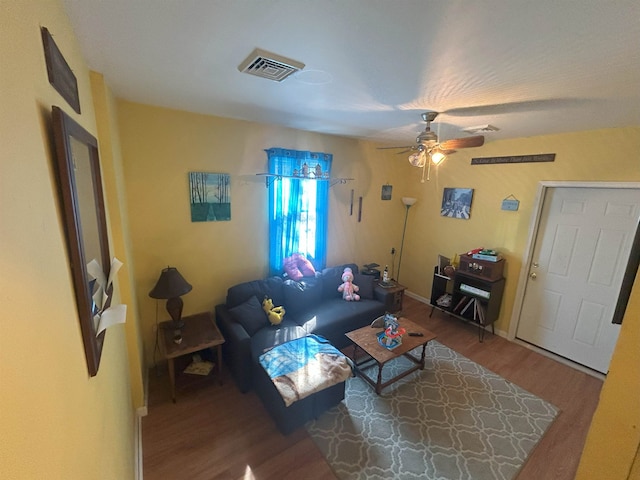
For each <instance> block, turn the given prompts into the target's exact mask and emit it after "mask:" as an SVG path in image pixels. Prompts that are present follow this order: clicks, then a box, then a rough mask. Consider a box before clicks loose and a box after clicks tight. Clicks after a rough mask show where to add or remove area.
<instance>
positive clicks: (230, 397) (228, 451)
mask: <svg viewBox="0 0 640 480" xmlns="http://www.w3.org/2000/svg"><path fill="white" fill-rule="evenodd" d="M430 311H431V307H430V306H428V305H425V304H423V303H420V302H418V301H416V300H414V299H412V298H408V297H405V301H404V315H405V316H407V317H409V318H411V319H412V320H414V321H417V322H420V323H422V324H423V325H425V326H426V328H428V329H429V330H431V331H433V332H434V333H436V334H437V335H438V338H437V340H438V341H439V342H440V343H442V344H444V345H446V346H448V347H449V348H452V349H453V350H455V351H457V352H458V353H460V354H462V355H464V356H466V357H467V358H470V359H471V360H473V361H475V362H477V363H479V364H480V365H483V366H484V367H486V368H488V369H489V370H492V371H493V372H496V373H498V374H499V375H501V376H502V377H504V378H506V379H507V380H509V381H511V382H513V383H515V384H517V385H519V386H521V387H522V388H524V389H526V390H528V391H529V392H531V393H534V394H536V395H538V396H540V397H541V398H543V399H545V400H547V401H549V402H551V403H553V404H554V405H556V406H557V407H558V408H559V409H560V410H561V413H560V414H559V416H558V417H557V419H556V420H555V422H554V423H553V424H552V426H551V428H550V429H549V430H548V431H547V433H546V434H545V436H544V437H543V439H542V440H541V441H540V443H539V444H538V445H537V447H536V449H535V450H534V451H533V453H532V454H531V456H530V457H529V459H528V461H527V463H526V464H525V466H524V468H523V469H522V471H521V472H520V475H519V476H518V480H539V479H554V480H564V479H566V480H571V479H573V478H574V476H575V472H576V469H577V466H578V462H579V460H580V455H581V452H582V448H583V445H584V441H585V438H586V435H587V431H588V429H589V424H590V423H591V417H592V416H593V412H594V410H595V408H596V405H597V403H598V398H599V394H600V389H601V387H602V381H601V380H599V379H596V378H594V377H592V376H590V375H588V374H585V373H582V372H579V371H578V370H575V369H573V368H571V367H568V366H566V365H563V364H561V363H558V362H556V361H554V360H551V359H549V358H547V357H545V356H543V355H540V354H538V353H536V352H533V351H531V350H529V349H527V348H524V347H522V346H519V345H516V344H514V343H511V342H509V341H507V340H505V339H503V338H501V337H497V336H493V335H491V334H487V336H486V337H485V341H484V343H479V342H478V335H477V330H476V328H475V327H474V326H472V325H468V324H465V323H463V322H461V321H459V320H456V319H453V318H451V317H448V316H447V315H446V314H443V313H441V312H439V311H435V312H434V313H433V317H431V318H429V313H430ZM158 370H159V371H160V373H159V374H158V373H157V372H156V370H154V369H152V370H151V371H150V373H149V405H148V410H149V414H148V415H147V416H146V417H144V418H143V419H142V449H143V457H144V479H145V480H174V479H176V480H177V479H180V480H182V479H189V480H196V479H197V480H200V479H231V480H236V479H237V480H269V479H274V480H276V479H278V480H281V479H292V480H293V479H296V480H299V479H305V480H307V479H309V480H314V479H335V478H336V477H335V475H334V474H333V473H332V471H331V469H330V467H329V465H328V464H327V463H326V461H325V460H324V457H323V456H322V454H321V453H320V451H319V450H318V449H317V448H316V446H315V445H314V443H313V441H312V440H311V438H310V437H309V435H308V434H307V432H306V430H304V429H300V430H298V431H296V432H294V433H293V434H291V435H289V436H286V437H285V436H283V435H281V434H280V433H279V432H278V431H277V430H276V428H275V426H274V424H273V422H272V421H271V418H270V417H269V416H268V414H267V413H266V411H265V410H264V408H263V407H262V404H261V403H260V400H259V399H258V398H257V396H256V395H255V394H254V393H253V392H250V393H247V394H241V393H239V392H238V389H237V388H236V386H235V384H234V383H233V380H232V379H231V378H230V376H229V375H226V374H224V372H223V380H224V384H223V385H222V386H220V385H219V384H218V383H217V382H213V381H210V380H206V381H202V380H201V381H199V382H197V383H195V384H189V385H183V386H182V389H180V390H179V391H178V401H177V403H176V404H173V403H172V402H171V398H170V393H169V385H168V377H167V374H166V370H165V371H164V372H163V371H162V369H158Z"/></svg>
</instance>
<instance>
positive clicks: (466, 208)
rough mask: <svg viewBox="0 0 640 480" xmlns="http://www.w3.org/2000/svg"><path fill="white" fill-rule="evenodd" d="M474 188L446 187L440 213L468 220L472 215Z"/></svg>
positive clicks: (444, 215)
mask: <svg viewBox="0 0 640 480" xmlns="http://www.w3.org/2000/svg"><path fill="white" fill-rule="evenodd" d="M472 199H473V188H445V189H444V193H443V194H442V207H441V208H440V215H442V216H443V217H450V218H462V219H463V220H468V219H469V217H471V200H472Z"/></svg>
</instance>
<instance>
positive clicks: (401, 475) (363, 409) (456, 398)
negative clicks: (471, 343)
mask: <svg viewBox="0 0 640 480" xmlns="http://www.w3.org/2000/svg"><path fill="white" fill-rule="evenodd" d="M420 348H422V347H420ZM420 348H419V349H417V350H414V351H413V353H414V354H416V356H418V357H419V353H420ZM416 352H417V353H416ZM409 365H410V363H409V360H407V359H405V358H404V357H401V358H398V359H396V360H393V361H391V362H389V363H388V364H386V365H385V366H384V369H383V381H384V380H385V378H392V377H393V376H395V375H396V374H397V373H398V372H400V371H401V370H403V369H406V368H407V366H409ZM375 372H377V368H376V370H375ZM372 373H374V372H369V374H370V375H371V374H372ZM557 414H558V409H557V408H556V407H554V406H553V405H551V404H550V403H548V402H546V401H544V400H542V399H540V398H538V397H536V396H535V395H532V394H531V393H529V392H527V391H525V390H523V389H522V388H520V387H518V386H516V385H514V384H512V383H509V382H508V381H506V380H505V379H504V378H502V377H500V376H498V375H496V374H495V373H493V372H490V371H489V370H487V369H485V368H484V367H482V366H480V365H478V364H477V363H475V362H472V361H471V360H469V359H468V358H465V357H463V356H462V355H460V354H458V353H456V352H454V351H453V350H451V349H449V348H447V347H445V346H444V345H441V344H439V343H438V342H435V341H432V342H430V343H429V344H428V345H427V354H426V366H425V369H424V370H418V371H417V372H415V373H412V374H410V375H408V376H407V377H405V378H403V379H402V380H399V381H398V382H396V383H394V384H391V385H390V386H389V387H387V388H386V389H384V390H383V391H382V395H380V396H378V395H376V394H375V392H374V391H373V389H372V388H371V386H370V385H368V384H366V383H365V382H364V381H363V380H362V379H361V378H359V377H355V378H350V379H349V380H347V385H346V393H345V400H344V401H343V402H342V403H341V404H340V405H338V406H337V407H335V408H333V409H331V410H330V411H328V412H326V413H325V414H323V415H322V416H321V417H320V418H319V419H317V420H314V421H312V422H309V423H307V425H306V428H307V431H308V432H309V434H310V435H311V437H312V438H313V440H314V442H315V443H316V445H317V446H318V447H319V448H320V450H321V451H322V453H323V454H324V456H325V457H326V459H327V461H328V462H329V464H330V465H331V468H332V469H333V471H334V473H335V474H336V476H337V477H338V478H340V479H342V480H354V479H391V478H393V479H403V480H404V479H407V480H409V479H438V480H471V479H472V480H485V479H486V480H497V479H512V478H514V477H515V476H516V475H517V474H518V472H519V470H520V469H521V467H522V465H523V464H524V462H525V460H526V459H527V456H528V455H529V453H530V452H531V451H532V449H533V448H534V446H535V445H536V444H537V443H538V441H539V440H540V438H541V437H542V435H543V434H544V432H545V431H546V430H547V428H548V427H549V426H550V425H551V423H552V422H553V420H554V419H555V417H556V416H557Z"/></svg>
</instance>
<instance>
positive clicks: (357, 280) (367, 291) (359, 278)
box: [353, 274, 375, 300]
mask: <svg viewBox="0 0 640 480" xmlns="http://www.w3.org/2000/svg"><path fill="white" fill-rule="evenodd" d="M374 280H375V278H374V277H373V276H372V275H361V274H357V275H354V279H353V283H354V284H356V285H357V286H358V288H359V289H360V290H358V295H360V298H363V299H366V300H373V298H374V297H373V282H374Z"/></svg>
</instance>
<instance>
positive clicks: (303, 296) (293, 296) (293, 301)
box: [283, 278, 322, 316]
mask: <svg viewBox="0 0 640 480" xmlns="http://www.w3.org/2000/svg"><path fill="white" fill-rule="evenodd" d="M283 290H284V305H285V309H286V311H287V312H289V313H290V314H291V315H293V316H296V315H299V314H300V313H302V312H304V311H306V310H309V308H310V307H312V306H314V305H316V304H318V303H320V302H321V301H322V282H321V281H320V279H318V278H306V279H304V280H302V281H300V282H294V281H293V280H287V281H285V282H284V287H283Z"/></svg>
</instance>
